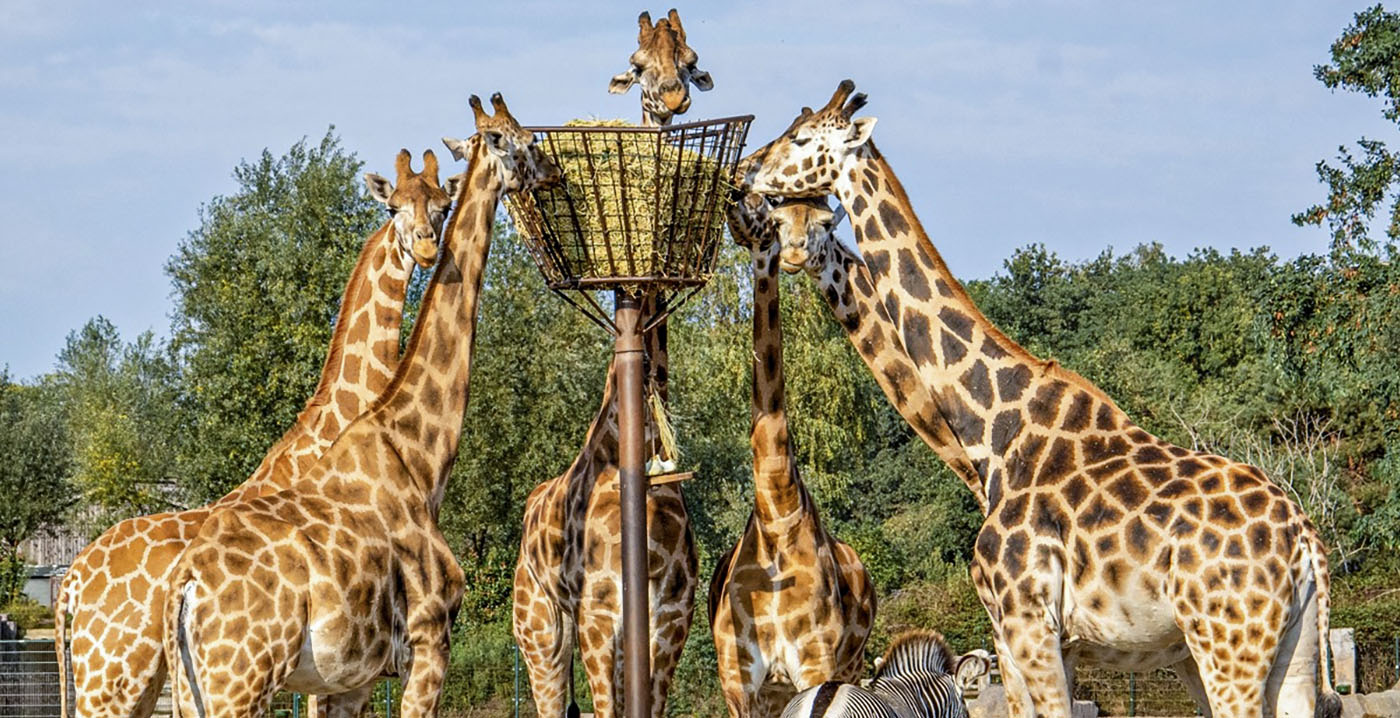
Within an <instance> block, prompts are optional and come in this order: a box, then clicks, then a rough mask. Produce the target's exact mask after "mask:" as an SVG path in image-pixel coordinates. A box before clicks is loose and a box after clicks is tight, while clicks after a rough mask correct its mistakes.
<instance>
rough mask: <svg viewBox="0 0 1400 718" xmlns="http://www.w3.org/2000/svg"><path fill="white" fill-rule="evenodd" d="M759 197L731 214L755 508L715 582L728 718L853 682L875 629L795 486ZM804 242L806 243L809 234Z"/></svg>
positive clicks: (713, 618)
mask: <svg viewBox="0 0 1400 718" xmlns="http://www.w3.org/2000/svg"><path fill="white" fill-rule="evenodd" d="M759 212H761V201H758V200H756V198H754V197H753V196H752V195H751V196H749V197H746V198H744V199H743V200H742V201H740V202H736V203H735V204H734V205H733V207H732V208H731V209H730V212H729V226H730V232H731V234H732V235H733V236H734V240H735V242H737V243H738V244H740V245H742V246H745V247H748V249H749V252H750V254H751V256H752V259H753V273H754V275H753V276H754V280H753V286H754V305H753V316H754V320H753V344H754V346H753V355H754V361H753V397H752V399H753V402H752V403H753V418H752V429H751V432H750V443H751V444H752V447H753V461H754V463H753V478H754V508H753V510H752V511H751V512H750V513H749V521H748V525H747V526H746V527H745V529H744V533H743V535H742V536H741V537H740V538H739V541H738V543H737V544H736V545H735V546H734V547H733V548H732V549H730V550H729V552H728V553H727V554H725V556H724V557H723V558H721V559H720V561H719V564H718V566H717V567H716V569H715V574H714V577H713V579H712V580H711V581H710V597H709V606H708V609H709V617H710V628H711V631H712V633H713V635H714V640H715V652H716V654H717V658H716V660H717V664H718V669H719V677H720V688H721V690H722V691H723V693H724V700H725V704H726V705H727V706H728V709H729V715H730V716H733V718H749V717H750V716H776V715H777V714H778V712H779V711H781V710H782V707H783V706H784V705H786V704H787V701H788V700H789V699H790V698H791V697H792V695H793V693H795V692H797V691H803V690H806V689H808V688H810V687H812V686H815V685H820V684H821V683H823V682H826V681H830V680H838V681H854V680H855V679H856V678H857V677H858V676H859V675H860V673H861V668H862V666H863V660H864V651H865V641H866V639H867V638H868V637H869V636H870V628H871V625H872V623H873V622H874V620H875V587H874V585H873V584H872V583H871V581H870V575H869V574H868V573H867V572H866V570H865V566H864V565H863V564H861V562H860V558H859V557H858V556H856V554H855V551H853V550H852V549H851V547H850V546H847V545H846V544H844V543H842V542H840V541H837V540H836V539H835V538H834V537H832V536H831V535H830V534H829V533H827V531H826V529H825V528H824V527H823V526H822V523H821V518H820V516H819V514H818V512H817V507H816V505H815V503H814V502H813V501H812V497H811V494H809V493H808V492H807V489H806V487H805V486H803V484H802V480H801V478H800V477H799V476H798V472H797V465H796V463H795V462H794V460H793V456H792V444H791V440H790V438H789V436H788V427H787V415H786V411H785V409H784V387H783V357H782V351H783V329H782V322H781V313H780V304H779V303H780V298H779V286H778V263H779V258H778V251H779V249H780V242H779V241H778V240H777V238H776V228H775V226H774V224H773V222H772V221H771V220H767V219H764V218H761V217H760V216H757V215H758V213H759ZM804 234H805V232H804Z"/></svg>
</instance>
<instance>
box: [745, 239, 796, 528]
mask: <svg viewBox="0 0 1400 718" xmlns="http://www.w3.org/2000/svg"><path fill="white" fill-rule="evenodd" d="M749 246H750V248H751V252H752V255H753V396H752V404H753V407H752V426H751V429H750V433H749V441H750V443H751V444H752V445H753V477H754V516H755V518H756V519H757V520H758V521H759V523H760V524H772V523H776V522H779V521H781V520H782V519H784V518H787V517H790V516H793V515H795V514H796V513H798V512H799V511H801V509H802V505H803V499H802V492H803V488H802V484H801V481H800V480H799V479H798V477H797V467H796V464H795V463H794V462H793V460H792V444H791V440H790V438H789V436H788V424H787V411H786V408H785V401H784V396H783V395H784V386H783V324H782V306H781V299H780V297H779V291H778V250H779V249H780V247H779V244H778V242H776V241H769V242H767V243H766V244H763V245H760V244H759V243H758V242H751V243H750V245H749Z"/></svg>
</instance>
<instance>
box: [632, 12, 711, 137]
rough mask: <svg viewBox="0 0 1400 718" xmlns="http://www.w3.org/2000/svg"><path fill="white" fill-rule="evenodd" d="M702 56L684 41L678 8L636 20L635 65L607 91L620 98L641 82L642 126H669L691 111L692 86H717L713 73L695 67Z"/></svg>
mask: <svg viewBox="0 0 1400 718" xmlns="http://www.w3.org/2000/svg"><path fill="white" fill-rule="evenodd" d="M699 59H700V58H699V56H698V55H696V54H695V51H694V50H692V49H690V45H687V44H686V42H685V28H684V27H683V26H681V16H680V15H679V14H677V13H676V10H675V8H671V12H670V13H668V14H667V15H666V17H664V18H661V19H660V20H657V21H656V24H655V25H652V23H651V13H647V12H644V13H642V14H641V16H639V17H638V18H637V51H636V52H634V53H632V57H631V58H630V60H629V61H630V62H631V63H632V66H631V67H630V68H628V70H627V72H624V73H622V74H620V75H617V76H615V77H613V79H612V82H610V83H608V92H611V93H613V94H614V95H620V94H622V93H624V92H627V91H628V90H629V89H631V87H632V85H634V84H636V83H637V82H639V81H640V82H641V83H642V124H644V125H667V124H670V122H671V118H673V117H675V116H676V115H683V114H685V111H686V110H689V109H690V85H695V88H696V89H697V90H700V91H702V92H706V91H709V90H710V89H711V88H713V87H714V86H715V83H714V81H713V80H711V79H710V73H708V72H705V71H704V70H701V69H699V68H697V67H696V66H695V63H696V62H698V61H699Z"/></svg>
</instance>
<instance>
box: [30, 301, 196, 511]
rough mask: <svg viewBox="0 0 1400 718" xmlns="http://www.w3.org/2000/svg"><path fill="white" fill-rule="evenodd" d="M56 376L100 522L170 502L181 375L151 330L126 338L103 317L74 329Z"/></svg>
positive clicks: (82, 481)
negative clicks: (128, 340) (124, 340)
mask: <svg viewBox="0 0 1400 718" xmlns="http://www.w3.org/2000/svg"><path fill="white" fill-rule="evenodd" d="M52 380H53V381H54V383H55V385H56V386H57V387H58V388H59V390H60V392H61V395H62V399H63V403H64V406H65V408H66V413H67V416H68V426H69V430H70V432H71V434H72V437H73V462H74V475H73V479H74V481H75V482H76V483H77V485H78V486H79V487H80V488H81V489H82V491H83V494H84V498H85V500H86V503H87V504H89V505H91V506H94V507H97V508H98V509H100V511H101V512H102V516H101V517H100V518H101V521H100V523H101V524H103V525H108V524H111V523H114V522H116V521H118V520H121V519H124V518H127V517H130V516H137V515H142V514H150V513H155V512H157V511H163V510H168V509H170V508H174V507H176V506H177V505H178V503H177V502H176V499H177V498H178V497H177V496H175V494H174V491H173V489H174V488H175V487H174V480H173V477H174V475H175V473H174V469H175V461H176V457H177V448H178V442H177V440H178V437H179V426H178V424H177V423H176V422H177V420H178V415H177V412H176V408H177V406H178V400H179V375H178V372H177V369H176V366H175V363H174V361H173V358H172V357H171V356H170V353H169V351H168V349H167V348H166V347H164V346H162V345H161V344H160V343H158V342H157V341H156V340H155V338H154V336H153V335H152V334H151V332H145V333H143V334H142V335H141V336H139V337H137V339H136V341H134V342H131V343H124V342H122V340H121V337H120V335H119V334H118V332H117V328H116V327H115V326H113V325H112V323H111V322H109V321H107V320H106V319H105V318H103V317H100V316H99V317H96V318H94V319H91V320H89V321H88V323H87V324H85V325H84V326H83V328H82V329H79V330H78V331H76V332H72V333H70V334H69V335H68V341H67V344H66V345H65V346H64V348H63V350H62V351H61V352H59V355H58V369H57V371H56V372H55V373H54V374H53V375H52Z"/></svg>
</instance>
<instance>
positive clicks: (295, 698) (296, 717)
mask: <svg viewBox="0 0 1400 718" xmlns="http://www.w3.org/2000/svg"><path fill="white" fill-rule="evenodd" d="M292 718H301V694H300V693H293V694H292Z"/></svg>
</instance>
